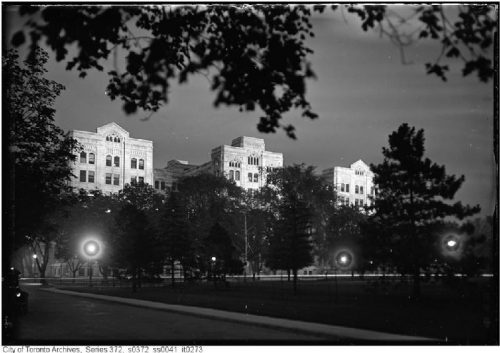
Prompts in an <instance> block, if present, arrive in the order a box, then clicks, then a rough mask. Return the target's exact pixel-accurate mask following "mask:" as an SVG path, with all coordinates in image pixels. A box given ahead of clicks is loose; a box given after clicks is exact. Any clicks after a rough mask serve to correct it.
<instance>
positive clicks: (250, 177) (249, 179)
mask: <svg viewBox="0 0 500 353" xmlns="http://www.w3.org/2000/svg"><path fill="white" fill-rule="evenodd" d="M248 181H249V182H252V173H248Z"/></svg>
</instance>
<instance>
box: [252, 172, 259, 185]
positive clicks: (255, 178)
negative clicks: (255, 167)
mask: <svg viewBox="0 0 500 353" xmlns="http://www.w3.org/2000/svg"><path fill="white" fill-rule="evenodd" d="M253 182H254V183H258V182H259V174H257V173H255V174H254V175H253Z"/></svg>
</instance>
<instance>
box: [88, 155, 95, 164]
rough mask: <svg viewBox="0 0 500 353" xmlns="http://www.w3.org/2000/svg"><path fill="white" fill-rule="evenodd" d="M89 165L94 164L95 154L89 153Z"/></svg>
mask: <svg viewBox="0 0 500 353" xmlns="http://www.w3.org/2000/svg"><path fill="white" fill-rule="evenodd" d="M89 164H95V154H93V153H89Z"/></svg>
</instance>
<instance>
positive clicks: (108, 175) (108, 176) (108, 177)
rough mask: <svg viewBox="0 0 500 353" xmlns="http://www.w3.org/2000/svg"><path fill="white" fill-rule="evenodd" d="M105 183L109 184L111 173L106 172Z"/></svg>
mask: <svg viewBox="0 0 500 353" xmlns="http://www.w3.org/2000/svg"><path fill="white" fill-rule="evenodd" d="M106 184H108V185H111V173H106Z"/></svg>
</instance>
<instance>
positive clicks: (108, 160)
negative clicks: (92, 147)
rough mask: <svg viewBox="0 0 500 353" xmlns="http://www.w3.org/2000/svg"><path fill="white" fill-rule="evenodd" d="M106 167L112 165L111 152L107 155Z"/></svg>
mask: <svg viewBox="0 0 500 353" xmlns="http://www.w3.org/2000/svg"><path fill="white" fill-rule="evenodd" d="M106 167H111V156H110V155H109V154H108V155H107V156H106Z"/></svg>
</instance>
